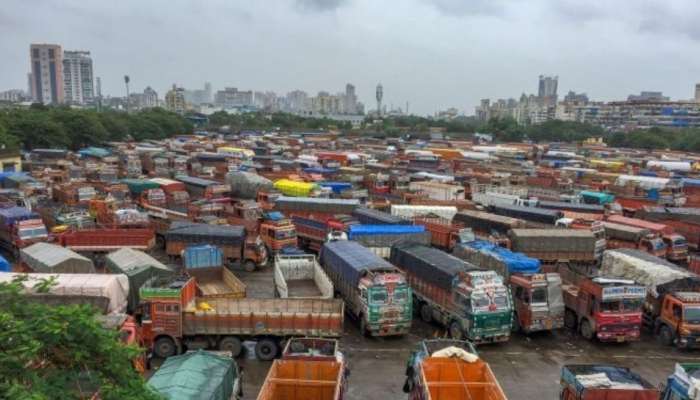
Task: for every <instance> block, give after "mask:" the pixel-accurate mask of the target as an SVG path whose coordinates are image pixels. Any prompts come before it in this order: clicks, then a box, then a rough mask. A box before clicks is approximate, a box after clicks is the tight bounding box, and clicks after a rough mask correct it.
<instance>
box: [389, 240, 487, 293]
mask: <svg viewBox="0 0 700 400" xmlns="http://www.w3.org/2000/svg"><path fill="white" fill-rule="evenodd" d="M389 260H390V261H391V262H392V263H393V264H394V265H396V266H399V267H400V268H401V269H405V270H407V271H409V272H411V273H413V274H416V275H419V276H421V278H422V279H425V280H427V281H430V282H432V283H433V284H436V285H439V286H441V287H447V288H449V287H451V286H452V284H453V281H454V279H455V277H456V276H458V275H459V274H461V273H464V272H466V271H468V270H476V271H478V270H479V269H478V268H477V267H475V266H474V265H472V264H469V263H467V262H465V261H463V260H462V259H459V258H457V257H455V256H453V255H450V254H447V253H445V252H444V251H440V250H438V249H435V248H432V247H429V246H424V245H420V244H415V243H398V244H395V245H394V246H392V248H391V256H390V257H389Z"/></svg>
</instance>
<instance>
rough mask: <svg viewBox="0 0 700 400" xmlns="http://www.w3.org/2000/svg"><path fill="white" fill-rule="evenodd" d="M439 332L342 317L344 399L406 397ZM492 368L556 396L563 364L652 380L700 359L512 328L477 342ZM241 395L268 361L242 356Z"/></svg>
mask: <svg viewBox="0 0 700 400" xmlns="http://www.w3.org/2000/svg"><path fill="white" fill-rule="evenodd" d="M442 334H444V332H443V331H442V330H441V328H439V327H438V326H437V325H430V324H426V323H424V322H423V321H420V320H419V319H415V318H414V320H413V328H412V330H411V333H410V334H408V335H406V336H404V337H396V338H374V339H370V338H363V337H361V335H360V333H359V330H358V329H357V325H356V324H355V322H354V321H353V320H350V319H347V318H346V321H345V334H344V335H343V337H342V338H341V340H340V349H341V351H342V352H343V354H345V357H346V360H347V361H348V365H349V367H350V376H349V377H348V386H347V391H346V395H345V399H346V400H365V399H379V400H394V399H406V398H407V395H406V394H405V393H403V391H402V387H403V383H404V372H405V368H406V361H407V360H408V357H409V355H410V353H411V351H412V350H413V349H414V348H415V346H416V344H417V343H418V342H419V341H420V340H421V339H423V338H430V337H435V336H439V335H442ZM477 351H478V352H479V355H480V356H481V357H482V358H483V359H485V360H486V361H487V362H488V363H489V364H490V365H491V369H492V370H493V372H494V374H495V375H496V378H497V379H498V381H499V383H500V384H501V387H502V388H503V390H504V391H505V393H506V396H507V397H508V399H509V400H535V399H538V400H539V399H543V400H545V399H552V400H554V399H558V398H559V373H560V370H561V367H562V365H565V364H591V363H606V364H615V365H619V366H624V367H628V368H632V369H633V370H634V371H635V372H637V373H639V374H640V375H641V376H642V377H644V378H646V379H647V380H648V381H649V382H651V383H652V384H653V385H655V386H658V385H660V384H662V383H665V380H666V378H667V377H668V375H670V374H671V373H672V372H673V368H674V365H675V363H677V362H700V350H694V351H681V350H677V349H675V348H672V347H665V346H662V345H660V344H658V343H657V342H656V341H655V340H654V339H653V338H652V337H650V336H648V335H644V336H643V339H642V341H640V342H635V343H629V344H617V343H610V344H607V343H598V342H589V341H587V340H585V339H583V338H581V337H580V336H576V335H574V334H572V333H571V332H569V331H567V330H561V331H557V332H554V333H541V334H533V335H531V336H530V337H526V336H524V335H522V334H515V335H514V336H513V337H512V338H511V340H510V341H509V342H508V343H503V344H496V345H481V346H479V347H478V348H477ZM239 364H240V365H241V366H242V367H243V368H244V372H243V393H244V396H243V399H245V400H255V399H256V397H257V394H258V391H259V389H260V387H261V385H262V383H263V381H264V380H265V376H266V375H267V371H268V369H269V368H270V365H271V363H270V362H261V361H257V360H255V359H249V358H245V357H243V358H241V359H239Z"/></svg>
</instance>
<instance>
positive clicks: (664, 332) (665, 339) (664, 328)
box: [656, 325, 674, 346]
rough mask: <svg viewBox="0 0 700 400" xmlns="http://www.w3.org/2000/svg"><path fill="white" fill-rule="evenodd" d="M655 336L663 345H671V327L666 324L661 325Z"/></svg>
mask: <svg viewBox="0 0 700 400" xmlns="http://www.w3.org/2000/svg"><path fill="white" fill-rule="evenodd" d="M656 338H657V339H658V340H659V343H661V344H663V345H664V346H671V345H673V339H674V337H673V331H671V328H669V327H668V325H661V327H660V328H659V333H658V335H657V336H656Z"/></svg>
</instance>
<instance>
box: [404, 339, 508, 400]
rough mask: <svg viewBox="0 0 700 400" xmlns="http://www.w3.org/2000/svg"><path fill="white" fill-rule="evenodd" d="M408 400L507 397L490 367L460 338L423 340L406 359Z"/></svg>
mask: <svg viewBox="0 0 700 400" xmlns="http://www.w3.org/2000/svg"><path fill="white" fill-rule="evenodd" d="M404 392H407V393H408V394H409V395H408V398H409V400H506V395H505V393H503V389H501V386H500V385H499V383H498V381H497V380H496V376H495V375H494V374H493V371H491V367H489V365H488V364H487V363H486V362H485V361H484V360H482V359H481V358H479V356H478V355H477V353H476V350H475V349H474V346H473V345H472V344H471V343H470V342H467V341H461V340H445V339H438V340H423V341H422V342H421V343H420V345H419V348H418V350H417V351H415V352H414V353H413V354H412V355H411V358H410V359H409V361H408V367H407V369H406V382H405V384H404Z"/></svg>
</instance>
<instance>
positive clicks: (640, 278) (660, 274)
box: [600, 249, 694, 296]
mask: <svg viewBox="0 0 700 400" xmlns="http://www.w3.org/2000/svg"><path fill="white" fill-rule="evenodd" d="M600 273H601V274H602V275H603V276H611V277H617V278H623V279H630V280H634V281H635V282H637V283H639V284H641V285H644V286H646V287H647V290H648V291H649V292H650V294H652V295H653V296H658V292H657V287H658V286H659V285H663V284H664V283H668V282H672V281H674V280H677V279H685V278H690V277H692V276H694V274H692V273H691V272H689V271H688V270H685V269H682V268H680V267H678V266H677V265H675V264H673V263H670V262H668V261H666V260H664V259H662V258H659V257H654V256H652V255H650V254H648V253H645V252H643V251H639V250H635V249H617V250H606V251H605V252H604V253H603V261H602V263H601V265H600Z"/></svg>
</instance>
